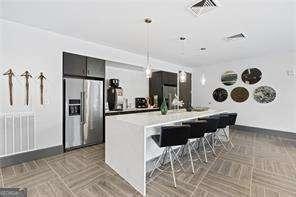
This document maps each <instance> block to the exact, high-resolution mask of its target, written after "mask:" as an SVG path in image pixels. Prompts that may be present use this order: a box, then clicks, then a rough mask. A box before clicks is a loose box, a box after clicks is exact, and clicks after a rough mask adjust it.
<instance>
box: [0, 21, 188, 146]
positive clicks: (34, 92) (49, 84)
mask: <svg viewBox="0 0 296 197" xmlns="http://www.w3.org/2000/svg"><path fill="white" fill-rule="evenodd" d="M0 25H1V26H2V27H1V33H2V36H3V40H2V42H1V47H2V48H3V51H2V54H1V55H2V58H1V59H0V61H1V62H0V65H1V68H0V69H1V70H0V72H1V73H0V74H1V76H0V84H2V85H1V87H0V88H1V89H0V101H1V107H2V112H4V113H5V112H17V111H18V112H23V111H32V112H35V113H36V129H37V136H36V142H37V147H38V148H46V147H50V146H56V145H61V144H62V52H63V51H67V52H72V53H77V54H81V55H86V56H91V57H97V58H101V59H106V60H111V61H114V62H122V63H126V64H131V65H137V66H140V67H144V66H145V63H146V58H145V57H144V56H141V55H137V54H133V53H130V52H127V51H123V50H119V49H114V48H111V47H107V46H102V45H98V44H95V43H90V42H86V41H82V40H78V39H75V38H72V37H67V36H63V35H59V34H56V33H52V32H48V31H44V30H40V29H37V28H33V27H29V26H25V25H22V24H18V23H15V22H10V21H6V20H0ZM152 64H153V65H154V66H155V68H157V69H161V70H170V71H175V72H176V71H178V70H181V69H184V70H186V71H188V72H191V71H192V70H191V69H189V68H185V67H180V66H177V65H174V64H171V63H168V62H163V61H160V60H156V59H153V60H152ZM8 68H12V69H13V70H14V72H15V74H16V77H15V78H14V95H15V96H14V102H15V105H14V106H13V107H9V104H8V88H7V78H6V77H5V76H3V75H2V73H3V72H5V71H6V70H7V69H8ZM26 69H28V70H29V71H30V72H31V73H32V75H33V79H31V104H30V105H29V106H28V107H26V106H25V105H24V90H25V89H24V79H23V78H21V77H20V76H19V75H20V74H22V73H23V72H24V71H25V70H26ZM107 70H108V69H107ZM39 72H44V74H45V75H46V77H47V79H46V82H45V83H46V84H45V105H44V106H40V104H39V81H38V80H37V79H36V77H37V75H38V73H39ZM130 77H131V76H130ZM143 80H144V81H145V80H146V79H145V78H144V79H143ZM139 94H140V93H139ZM2 100H3V101H2ZM0 109H1V108H0Z"/></svg>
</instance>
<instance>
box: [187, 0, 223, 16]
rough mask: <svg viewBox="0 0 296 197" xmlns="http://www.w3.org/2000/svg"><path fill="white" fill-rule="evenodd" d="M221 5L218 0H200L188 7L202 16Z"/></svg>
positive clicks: (195, 13)
mask: <svg viewBox="0 0 296 197" xmlns="http://www.w3.org/2000/svg"><path fill="white" fill-rule="evenodd" d="M219 6H220V4H219V2H218V0H199V1H198V2H196V3H194V4H193V5H191V6H189V7H188V8H189V10H190V11H191V12H192V13H193V14H194V15H196V16H200V15H201V14H204V13H207V12H209V11H211V10H213V9H214V8H216V7H219Z"/></svg>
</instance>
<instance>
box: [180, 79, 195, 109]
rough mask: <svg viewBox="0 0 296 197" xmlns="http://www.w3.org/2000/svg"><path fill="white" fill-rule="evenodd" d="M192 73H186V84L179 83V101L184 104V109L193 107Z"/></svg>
mask: <svg viewBox="0 0 296 197" xmlns="http://www.w3.org/2000/svg"><path fill="white" fill-rule="evenodd" d="M191 78H192V76H191V73H186V82H184V83H181V82H179V87H180V89H179V99H180V100H182V101H183V102H184V107H185V108H186V107H189V106H191V89H192V87H191V86H192V82H191V80H192V79H191Z"/></svg>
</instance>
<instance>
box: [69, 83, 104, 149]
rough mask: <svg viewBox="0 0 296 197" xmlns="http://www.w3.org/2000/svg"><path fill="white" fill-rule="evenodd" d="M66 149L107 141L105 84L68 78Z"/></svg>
mask: <svg viewBox="0 0 296 197" xmlns="http://www.w3.org/2000/svg"><path fill="white" fill-rule="evenodd" d="M64 81H65V82H64V87H65V105H64V106H65V109H64V115H65V118H64V120H65V125H64V127H65V149H72V148H79V147H83V146H88V145H92V144H99V143H102V142H103V140H104V139H103V135H104V134H103V133H104V131H103V129H104V127H103V124H104V120H103V118H104V115H103V113H104V111H103V106H104V97H103V91H104V89H103V81H99V80H86V79H76V78H65V79H64Z"/></svg>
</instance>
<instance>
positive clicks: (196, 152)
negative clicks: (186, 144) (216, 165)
mask: <svg viewBox="0 0 296 197" xmlns="http://www.w3.org/2000/svg"><path fill="white" fill-rule="evenodd" d="M194 146H195V144H194V145H191V149H193V151H194V152H195V154H196V155H197V158H198V160H199V161H200V162H201V163H202V162H203V161H202V160H201V157H200V155H199V153H198V151H197V150H196V149H195V147H194Z"/></svg>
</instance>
